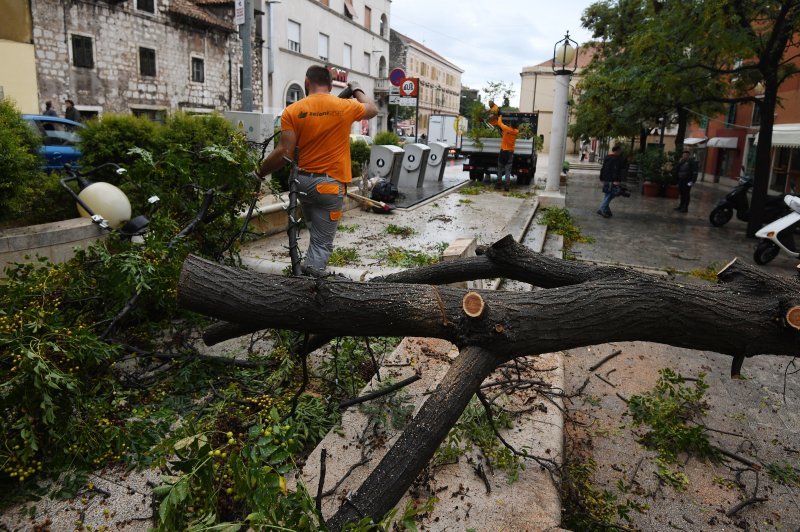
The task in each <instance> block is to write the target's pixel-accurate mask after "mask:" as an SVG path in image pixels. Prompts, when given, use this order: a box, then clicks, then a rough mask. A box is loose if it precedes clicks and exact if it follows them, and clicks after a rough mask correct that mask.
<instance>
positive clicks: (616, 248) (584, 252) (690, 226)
mask: <svg viewBox="0 0 800 532" xmlns="http://www.w3.org/2000/svg"><path fill="white" fill-rule="evenodd" d="M598 175H599V174H598V172H597V171H580V170H575V171H571V172H570V176H569V181H568V189H567V190H568V193H567V209H569V211H570V214H572V216H573V217H574V218H575V219H576V221H577V223H578V225H580V227H581V229H582V230H583V233H584V234H586V235H589V236H591V237H593V238H594V243H589V244H576V245H575V247H574V248H573V252H574V253H575V255H576V256H577V257H578V258H579V259H585V260H592V261H599V262H613V263H622V264H631V265H638V266H646V267H649V268H656V269H674V270H678V271H691V270H696V269H705V268H707V267H709V266H712V265H713V266H714V267H715V268H716V267H718V268H720V269H721V268H722V266H724V265H725V264H727V263H728V262H729V261H731V260H732V259H733V258H734V257H738V258H739V259H740V260H742V261H744V262H746V263H747V264H755V262H753V251H754V250H755V247H756V244H757V242H758V241H757V239H755V238H747V236H746V229H747V224H746V223H745V222H742V221H739V220H737V219H736V217H735V216H734V218H733V219H732V220H731V221H730V222H728V223H727V224H725V225H724V226H722V227H714V226H712V225H711V223H709V221H708V216H709V214H710V213H711V210H712V209H713V208H714V206H715V205H716V202H717V201H718V200H719V199H720V198H722V197H724V196H725V194H727V192H728V191H730V190H731V189H732V188H733V187H734V185H735V184H736V182H735V181H734V180H732V179H728V180H726V181H725V182H722V183H718V184H714V183H709V182H700V181H698V182H697V184H696V185H695V186H694V187H693V188H694V190H693V191H692V196H691V202H690V203H689V212H688V213H685V214H684V213H680V212H676V211H674V210H673V209H674V208H675V207H677V205H678V200H677V199H668V198H650V197H644V196H642V194H641V192H640V189H639V187H637V186H631V187H630V188H631V197H630V198H623V197H617V198H614V200H613V201H612V202H611V210H612V212H613V213H614V216H613V217H611V218H603V217H602V216H600V215H598V214H597V208H598V207H599V205H600V202H601V200H602V199H603V194H602V192H601V190H600V181H599V179H598ZM797 264H798V260H797V259H792V258H790V257H788V256H786V255H784V254H780V255H778V257H776V258H775V260H773V261H772V262H771V263H769V264H767V265H764V266H759V268H763V269H764V271H767V272H770V273H774V274H786V275H797V272H796V269H795V267H796V266H797Z"/></svg>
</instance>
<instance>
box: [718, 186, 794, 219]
mask: <svg viewBox="0 0 800 532" xmlns="http://www.w3.org/2000/svg"><path fill="white" fill-rule="evenodd" d="M751 188H753V178H752V176H744V177H741V178H740V179H739V183H738V184H737V185H736V186H735V187H733V190H731V191H730V192H728V193H727V194H726V195H725V197H724V198H722V199H721V200H719V201H718V202H717V206H716V207H714V210H712V211H711V214H710V215H709V216H708V221H709V222H711V225H713V226H714V227H722V226H723V225H725V224H726V223H728V222H729V221H730V219H731V218H732V217H733V211H734V210H736V218H738V219H739V220H742V221H743V222H747V221H749V220H750V200H749V199H748V197H747V191H748V190H750V189H751ZM783 196H784V195H783V194H781V195H780V196H767V201H766V203H765V204H764V217H763V218H762V222H763V223H765V224H767V223H769V222H772V221H774V220H777V219H778V218H780V217H782V216H785V215H786V214H788V213H789V208H788V207H787V206H786V204H785V203H784V202H783Z"/></svg>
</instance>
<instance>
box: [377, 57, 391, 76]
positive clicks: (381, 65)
mask: <svg viewBox="0 0 800 532" xmlns="http://www.w3.org/2000/svg"><path fill="white" fill-rule="evenodd" d="M378 77H379V78H387V77H389V74H388V73H387V71H386V58H385V57H383V56H381V59H380V61H378Z"/></svg>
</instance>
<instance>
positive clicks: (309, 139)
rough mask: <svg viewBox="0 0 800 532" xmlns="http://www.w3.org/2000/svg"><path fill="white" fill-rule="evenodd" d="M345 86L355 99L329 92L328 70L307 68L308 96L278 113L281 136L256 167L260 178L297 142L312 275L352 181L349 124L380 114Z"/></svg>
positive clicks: (323, 261)
mask: <svg viewBox="0 0 800 532" xmlns="http://www.w3.org/2000/svg"><path fill="white" fill-rule="evenodd" d="M348 85H349V86H350V89H351V90H352V94H353V98H355V100H353V99H343V98H337V97H336V96H333V95H332V94H330V92H331V89H332V87H333V85H332V80H331V74H330V71H328V69H327V68H324V67H321V66H317V65H315V66H311V67H309V68H308V70H307V71H306V79H305V88H306V94H307V96H306V97H305V98H303V99H302V100H299V101H297V102H295V103H293V104H292V105H290V106H289V107H287V108H286V109H285V110H284V111H283V113H282V114H281V140H280V142H279V144H278V146H277V147H276V148H275V149H274V150H273V151H272V153H270V154H269V156H268V157H267V158H266V159H265V160H264V162H263V163H262V164H261V168H260V169H259V170H258V175H259V176H260V177H262V178H263V177H264V176H266V175H268V174H271V173H272V172H274V171H276V170H278V169H280V168H282V167H283V166H284V165H285V164H286V160H287V159H289V160H291V159H292V158H293V157H294V152H295V146H297V147H298V148H299V155H300V158H299V161H298V166H299V171H298V173H297V181H298V187H297V188H298V190H299V192H300V207H301V208H302V210H303V218H305V220H306V223H307V224H308V225H309V233H310V238H309V243H308V251H307V252H306V257H305V264H304V265H303V271H304V272H306V273H308V274H311V275H321V274H323V273H324V271H325V267H326V265H327V264H328V258H329V257H330V255H331V253H332V252H333V239H334V237H335V236H336V229H337V227H338V225H339V220H340V219H341V217H342V205H343V203H344V196H345V194H346V193H347V183H349V182H350V181H352V175H351V170H350V129H351V127H352V124H353V122H357V121H360V120H369V119H370V118H372V117H374V116H375V115H377V114H378V108H377V107H376V106H375V102H373V101H372V98H370V97H369V96H367V94H366V93H365V92H364V91H363V90H362V89H361V87H359V86H358V84H357V83H355V82H350V83H349V84H348Z"/></svg>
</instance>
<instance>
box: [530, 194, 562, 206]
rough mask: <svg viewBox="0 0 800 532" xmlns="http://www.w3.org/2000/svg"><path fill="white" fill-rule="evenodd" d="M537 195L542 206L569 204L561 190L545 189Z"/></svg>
mask: <svg viewBox="0 0 800 532" xmlns="http://www.w3.org/2000/svg"><path fill="white" fill-rule="evenodd" d="M536 197H537V198H539V206H540V207H564V206H566V204H567V198H566V196H565V195H564V193H563V192H561V191H560V190H559V191H549V190H543V191H542V192H538V193H537V194H536Z"/></svg>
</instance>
